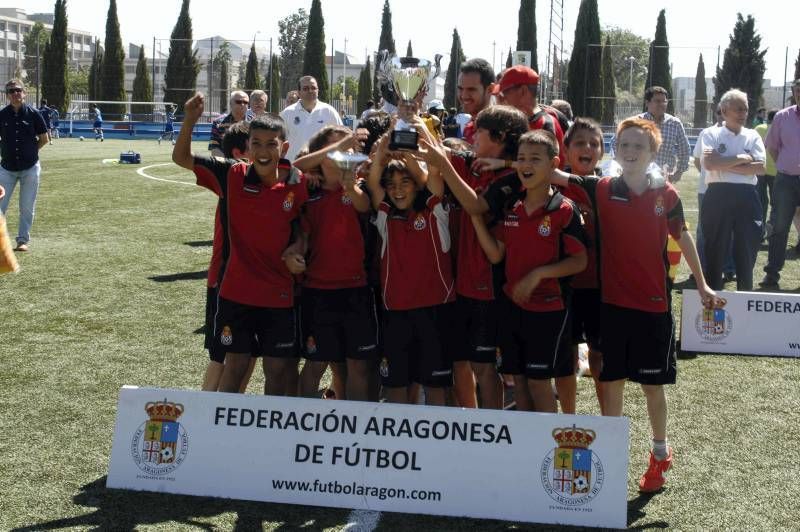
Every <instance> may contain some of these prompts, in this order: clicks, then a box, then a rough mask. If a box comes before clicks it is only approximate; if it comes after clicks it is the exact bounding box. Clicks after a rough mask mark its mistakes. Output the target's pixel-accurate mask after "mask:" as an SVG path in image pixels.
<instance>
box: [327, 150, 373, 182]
mask: <svg viewBox="0 0 800 532" xmlns="http://www.w3.org/2000/svg"><path fill="white" fill-rule="evenodd" d="M328 159H330V160H331V161H333V162H334V163H336V166H338V167H339V168H340V169H341V170H342V179H344V177H345V175H346V174H347V173H348V172H353V171H355V169H356V168H358V166H359V165H360V164H361V163H363V162H364V161H366V160H367V159H369V157H368V156H366V155H364V154H363V153H353V152H347V151H332V152H330V153H328Z"/></svg>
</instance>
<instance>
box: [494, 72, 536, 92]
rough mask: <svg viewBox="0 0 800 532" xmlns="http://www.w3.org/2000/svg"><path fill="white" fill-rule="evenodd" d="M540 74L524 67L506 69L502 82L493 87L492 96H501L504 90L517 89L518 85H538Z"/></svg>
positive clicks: (501, 78)
mask: <svg viewBox="0 0 800 532" xmlns="http://www.w3.org/2000/svg"><path fill="white" fill-rule="evenodd" d="M538 84H539V74H537V73H536V71H535V70H534V69H532V68H530V67H526V66H523V65H514V66H512V67H511V68H507V69H505V71H503V74H502V76H501V77H500V81H499V82H497V83H495V84H494V87H492V94H499V93H501V92H503V91H504V90H507V89H510V88H511V87H516V86H518V85H538Z"/></svg>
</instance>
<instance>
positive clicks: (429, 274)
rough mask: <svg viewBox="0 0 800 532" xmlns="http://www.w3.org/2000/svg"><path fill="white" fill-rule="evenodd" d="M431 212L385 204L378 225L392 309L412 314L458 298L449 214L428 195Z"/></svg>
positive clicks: (383, 272)
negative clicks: (417, 310)
mask: <svg viewBox="0 0 800 532" xmlns="http://www.w3.org/2000/svg"><path fill="white" fill-rule="evenodd" d="M418 194H427V195H428V197H427V200H426V202H425V208H424V209H423V210H420V211H416V210H414V209H409V210H407V211H399V210H397V209H395V208H393V207H392V206H391V205H390V204H389V203H388V202H386V201H384V202H383V203H381V205H380V207H379V209H378V212H377V214H376V216H375V221H374V223H375V226H376V227H377V228H378V234H379V235H380V237H381V250H380V255H381V289H382V293H383V305H384V307H386V308H387V309H388V310H408V309H414V308H423V307H431V306H434V305H440V304H442V303H449V302H451V301H453V300H454V299H455V286H454V283H453V273H452V268H451V258H450V233H449V232H448V229H447V224H448V217H449V216H448V212H447V210H446V209H445V208H444V206H443V205H442V202H441V200H440V198H438V197H437V196H434V195H432V194H430V193H429V192H428V191H427V190H423V191H420V192H419V193H418Z"/></svg>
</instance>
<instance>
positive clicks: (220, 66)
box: [208, 41, 231, 112]
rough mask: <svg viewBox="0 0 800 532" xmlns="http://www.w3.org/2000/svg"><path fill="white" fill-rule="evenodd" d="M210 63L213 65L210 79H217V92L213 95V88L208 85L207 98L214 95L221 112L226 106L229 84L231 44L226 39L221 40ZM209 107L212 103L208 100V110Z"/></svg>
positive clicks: (211, 98) (210, 107)
mask: <svg viewBox="0 0 800 532" xmlns="http://www.w3.org/2000/svg"><path fill="white" fill-rule="evenodd" d="M210 63H211V64H212V65H213V68H212V69H211V72H212V74H213V75H212V76H211V79H212V80H217V81H216V84H217V87H216V93H217V94H216V95H214V92H215V89H214V88H213V87H209V100H213V99H214V96H216V100H217V103H218V105H219V108H218V110H219V111H220V112H222V111H223V110H225V109H227V108H228V88H229V87H230V86H231V74H230V72H231V44H230V43H229V42H228V41H222V43H221V44H220V45H219V48H218V49H217V51H216V53H215V54H214V57H213V58H212V61H210ZM211 109H212V105H211V102H210V101H209V109H208V110H211Z"/></svg>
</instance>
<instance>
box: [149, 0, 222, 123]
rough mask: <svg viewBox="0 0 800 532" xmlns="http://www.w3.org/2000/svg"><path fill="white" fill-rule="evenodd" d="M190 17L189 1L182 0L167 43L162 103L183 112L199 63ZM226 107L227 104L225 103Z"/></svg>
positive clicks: (190, 93) (191, 90)
mask: <svg viewBox="0 0 800 532" xmlns="http://www.w3.org/2000/svg"><path fill="white" fill-rule="evenodd" d="M192 39H193V37H192V17H191V16H189V0H183V4H182V5H181V12H180V14H179V15H178V21H177V22H176V23H175V27H174V28H173V29H172V35H171V36H170V41H169V56H167V70H166V75H165V76H164V84H165V85H166V86H165V88H164V101H165V102H173V103H175V104H177V106H178V111H177V112H181V111H183V104H184V103H186V100H188V99H189V97H191V95H192V92H193V91H194V88H195V87H196V86H197V73H198V72H200V62H199V61H198V60H197V53H196V52H193V51H192ZM226 107H227V102H226Z"/></svg>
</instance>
